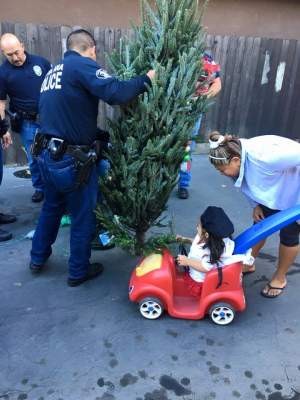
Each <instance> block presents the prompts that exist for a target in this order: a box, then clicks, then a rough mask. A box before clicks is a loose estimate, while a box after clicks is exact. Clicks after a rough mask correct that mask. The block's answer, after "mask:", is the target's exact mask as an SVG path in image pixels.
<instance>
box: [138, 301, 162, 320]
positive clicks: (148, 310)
mask: <svg viewBox="0 0 300 400" xmlns="http://www.w3.org/2000/svg"><path fill="white" fill-rule="evenodd" d="M139 309H140V313H141V314H142V316H143V317H144V318H147V319H157V318H159V317H160V316H161V314H162V313H163V311H164V308H163V305H162V303H161V301H160V300H158V299H156V298H154V297H146V298H145V299H143V300H142V301H140V302H139Z"/></svg>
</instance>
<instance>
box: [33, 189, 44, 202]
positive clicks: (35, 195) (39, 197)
mask: <svg viewBox="0 0 300 400" xmlns="http://www.w3.org/2000/svg"><path fill="white" fill-rule="evenodd" d="M31 200H32V202H33V203H40V202H41V201H43V200H44V193H43V192H42V191H41V190H36V191H35V192H34V193H33V195H32V197H31Z"/></svg>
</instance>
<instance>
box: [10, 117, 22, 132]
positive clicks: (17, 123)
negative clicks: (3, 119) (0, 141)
mask: <svg viewBox="0 0 300 400" xmlns="http://www.w3.org/2000/svg"><path fill="white" fill-rule="evenodd" d="M8 115H9V119H10V127H11V129H12V131H14V132H16V133H20V132H21V128H22V123H23V117H22V115H21V114H20V113H18V112H9V113H8Z"/></svg>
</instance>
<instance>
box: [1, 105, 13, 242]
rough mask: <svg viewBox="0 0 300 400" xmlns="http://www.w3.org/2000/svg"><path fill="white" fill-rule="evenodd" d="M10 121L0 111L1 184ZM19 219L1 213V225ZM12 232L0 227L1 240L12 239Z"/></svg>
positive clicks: (10, 141) (9, 138)
mask: <svg viewBox="0 0 300 400" xmlns="http://www.w3.org/2000/svg"><path fill="white" fill-rule="evenodd" d="M8 128H9V123H8V121H7V119H6V118H4V112H2V113H1V112H0V185H1V182H2V177H3V162H2V148H4V149H6V148H7V147H8V146H10V145H11V144H12V140H11V136H10V133H9V132H8ZM16 220H17V218H16V216H15V215H9V214H3V213H0V225H2V224H10V223H12V222H15V221H16ZM11 238H12V234H11V233H10V232H7V231H5V230H3V229H0V242H4V241H6V240H10V239H11Z"/></svg>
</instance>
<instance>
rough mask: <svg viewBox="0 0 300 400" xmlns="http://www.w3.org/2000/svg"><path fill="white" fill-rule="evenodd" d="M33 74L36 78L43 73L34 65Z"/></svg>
mask: <svg viewBox="0 0 300 400" xmlns="http://www.w3.org/2000/svg"><path fill="white" fill-rule="evenodd" d="M33 72H34V73H35V74H36V75H37V76H41V75H42V73H43V71H42V68H41V67H40V66H39V65H34V66H33Z"/></svg>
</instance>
